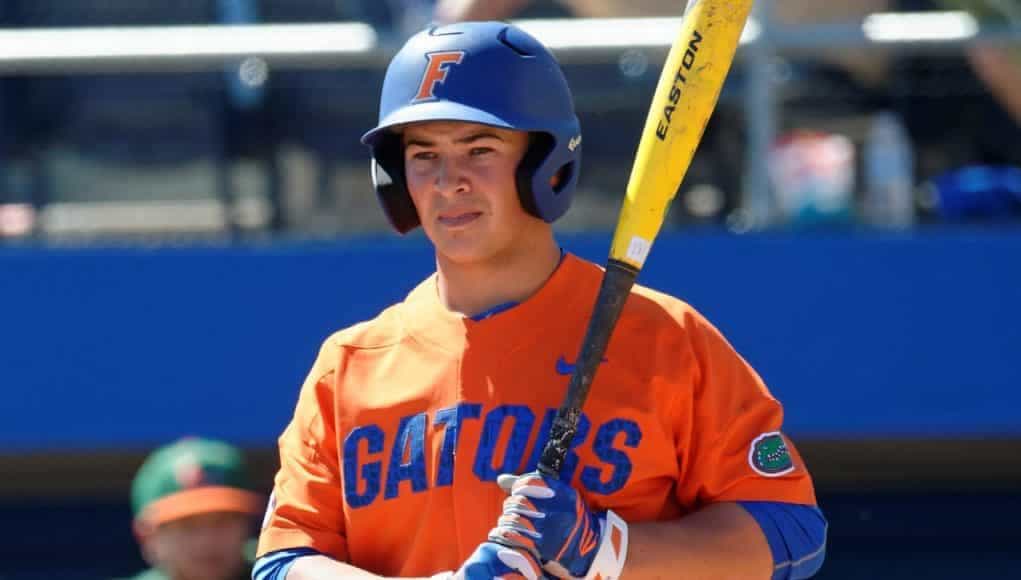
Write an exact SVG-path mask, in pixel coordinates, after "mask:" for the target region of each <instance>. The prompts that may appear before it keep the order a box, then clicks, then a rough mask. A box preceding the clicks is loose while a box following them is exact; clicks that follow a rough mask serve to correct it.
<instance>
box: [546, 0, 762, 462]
mask: <svg viewBox="0 0 1021 580" xmlns="http://www.w3.org/2000/svg"><path fill="white" fill-rule="evenodd" d="M751 8H752V0H691V1H690V2H689V3H688V7H687V9H686V10H685V13H684V18H683V20H682V25H681V30H680V33H679V35H678V37H677V39H676V40H675V41H674V44H673V46H671V48H670V52H669V54H668V55H667V58H666V62H665V63H664V65H663V71H662V72H661V73H660V77H659V82H658V84H657V85H656V92H655V94H654V96H653V98H652V104H651V105H650V107H649V114H648V116H647V117H646V119H645V128H644V129H643V130H642V137H641V140H640V141H639V143H638V152H637V153H636V155H635V161H634V165H633V167H632V169H631V177H630V178H629V179H628V184H627V194H626V195H625V197H624V204H623V207H622V208H621V211H620V219H619V220H618V222H617V229H616V230H615V231H614V234H613V244H612V245H611V247H610V257H609V259H608V261H607V264H606V273H605V274H604V276H603V281H602V285H601V287H600V289H599V295H598V297H597V298H596V304H595V307H594V308H593V310H592V316H591V318H590V319H589V325H588V329H587V330H586V332H585V338H584V340H583V341H582V345H581V352H580V354H579V355H578V358H577V362H576V364H575V368H574V373H573V374H572V375H571V380H570V383H568V386H567V394H566V396H565V398H564V402H563V403H562V404H561V405H560V408H559V409H558V410H557V415H556V418H555V419H554V421H553V425H552V427H551V429H550V436H549V440H548V441H547V443H546V446H545V447H544V448H543V452H542V457H541V459H540V461H539V469H540V470H541V471H543V472H544V473H547V474H550V475H557V474H559V473H560V468H561V466H562V464H563V461H564V458H565V457H566V456H567V451H568V449H570V445H571V440H572V439H573V438H574V434H575V432H576V431H577V427H578V421H579V419H580V416H581V408H582V405H584V403H585V399H586V398H587V397H588V392H589V387H591V385H592V380H593V379H594V378H595V374H596V369H598V368H599V362H600V360H602V358H603V353H604V352H606V346H607V344H609V341H610V335H611V334H612V333H613V328H614V327H615V326H616V324H617V319H618V318H619V317H620V313H621V311H622V310H623V308H624V303H625V302H626V301H627V297H628V295H629V294H630V293H631V287H632V286H633V285H634V282H635V278H636V277H637V276H638V273H639V271H640V270H641V269H642V266H643V265H644V264H645V260H646V258H647V257H648V255H649V251H650V250H651V248H652V243H653V241H654V240H655V239H656V236H657V235H658V234H659V230H660V228H661V227H662V225H663V218H664V216H665V215H666V210H667V208H668V207H669V205H670V202H671V200H673V198H674V196H675V195H676V194H677V189H678V188H679V187H680V185H681V180H682V179H683V178H684V175H685V173H686V172H687V171H688V166H689V165H691V160H692V158H693V157H694V156H695V150H696V149H697V148H698V144H699V142H700V141H701V140H702V134H703V133H704V132H705V126H706V123H708V122H709V117H710V116H711V115H712V112H713V109H714V108H715V107H716V101H717V100H718V99H719V96H720V90H721V89H722V88H723V82H724V80H725V79H726V77H727V72H728V71H729V70H730V65H731V63H732V62H733V60H734V53H735V52H736V51H737V46H738V43H739V42H740V40H741V32H742V31H743V30H744V26H745V22H746V21H747V19H748V14H749V12H750V11H751Z"/></svg>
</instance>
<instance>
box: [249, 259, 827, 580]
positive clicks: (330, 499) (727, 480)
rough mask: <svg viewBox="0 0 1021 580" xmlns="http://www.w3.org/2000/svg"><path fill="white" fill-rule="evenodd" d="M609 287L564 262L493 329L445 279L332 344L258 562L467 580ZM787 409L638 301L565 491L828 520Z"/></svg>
mask: <svg viewBox="0 0 1021 580" xmlns="http://www.w3.org/2000/svg"><path fill="white" fill-rule="evenodd" d="M601 277H602V271H601V270H600V268H599V267H598V266H596V265H594V264H591V263H589V262H586V261H583V260H581V259H579V258H577V257H574V256H572V255H567V256H566V257H565V258H564V260H563V262H562V263H561V264H560V266H559V267H558V268H557V270H556V272H555V273H554V274H553V275H552V276H551V278H550V279H549V280H548V281H547V283H546V284H545V285H544V286H543V287H542V289H540V290H539V291H538V292H537V293H536V294H535V295H534V296H532V297H531V298H529V299H528V300H526V301H525V302H523V303H521V304H519V305H517V306H515V307H514V308H511V309H509V310H506V311H504V312H501V313H499V314H496V315H494V316H492V317H490V318H486V319H484V320H481V321H474V320H471V319H466V318H464V317H462V316H460V315H458V314H456V313H452V312H450V311H448V310H446V309H445V308H444V306H443V305H442V303H441V302H440V301H439V297H438V292H437V287H436V276H435V275H433V276H432V277H430V278H429V279H427V280H425V281H424V282H423V283H422V284H420V285H419V286H418V287H417V288H416V289H415V290H413V291H412V292H411V293H410V294H409V295H408V297H407V299H406V300H405V301H403V302H401V303H399V304H396V305H394V306H392V307H390V308H388V309H387V310H385V311H384V312H382V313H381V314H380V315H379V317H377V318H376V319H375V320H372V321H369V322H365V323H362V324H359V325H356V326H353V327H351V328H348V329H346V330H344V331H341V332H339V333H337V334H334V335H333V336H331V337H330V338H329V339H328V340H327V341H326V343H325V344H324V345H323V347H322V350H321V351H320V353H319V356H318V358H317V360H316V362H315V365H314V366H313V368H312V371H311V373H310V374H309V376H308V379H307V380H306V382H305V384H304V386H303V388H302V391H301V396H300V398H299V401H298V404H297V408H296V410H295V414H294V418H293V420H292V421H291V423H290V425H289V426H288V427H287V429H286V430H285V431H284V433H283V435H281V437H280V457H281V468H280V471H279V473H278V474H277V477H276V484H275V489H274V494H273V496H274V497H273V500H272V501H271V505H270V509H269V511H268V513H267V516H266V520H265V524H264V529H263V531H262V535H261V538H260V542H259V554H260V555H262V554H266V553H269V552H272V551H276V550H282V549H287V548H297V547H310V548H313V549H315V550H318V551H319V552H322V553H325V554H327V555H330V556H332V557H333V558H335V559H337V560H340V561H343V562H348V563H350V564H353V565H355V566H357V567H359V568H363V569H365V570H368V571H371V572H374V573H377V574H382V575H385V576H427V575H430V574H433V573H436V572H440V571H443V570H456V569H457V568H458V567H459V566H460V565H461V564H462V562H463V561H464V560H465V559H466V558H467V557H468V556H469V555H470V554H471V553H472V551H473V550H474V549H475V548H476V547H477V546H478V544H479V543H481V542H483V541H485V539H486V536H487V533H488V532H489V530H490V529H491V528H492V527H494V526H495V525H496V522H497V518H498V517H499V516H500V514H501V510H502V502H503V500H504V498H505V497H506V495H505V493H504V492H503V491H501V490H500V488H499V487H498V486H497V485H496V482H495V480H496V477H497V475H499V474H501V473H522V472H526V471H530V470H534V469H535V467H536V464H537V462H538V458H539V455H540V453H541V451H542V447H543V444H544V442H545V440H546V437H547V436H548V432H549V427H550V423H551V420H552V417H553V415H554V413H555V410H556V407H557V406H558V405H559V404H560V402H561V401H562V399H563V396H564V391H565V389H566V387H567V383H568V380H569V378H570V377H569V375H570V373H571V363H570V361H571V360H572V359H573V356H574V354H575V353H576V352H577V351H578V348H579V345H580V344H581V340H582V335H583V334H584V331H585V327H586V324H587V321H588V318H589V313H590V311H591V309H592V305H593V304H594V302H595V296H596V293H597V291H598V287H599V284H600V280H601ZM782 421H783V410H782V408H781V406H780V404H779V403H778V402H777V401H776V399H774V398H773V397H772V396H771V395H770V394H769V392H768V391H767V389H766V387H765V386H764V385H763V383H762V381H761V379H760V378H759V377H758V375H757V374H756V373H755V371H754V370H753V369H752V368H751V367H750V366H749V365H748V364H747V363H746V362H745V361H744V360H743V359H742V358H741V357H740V356H739V355H738V354H737V353H736V352H735V351H734V350H733V348H732V347H731V346H730V345H729V344H728V343H727V341H726V340H725V339H724V338H723V337H722V336H721V335H720V333H719V332H718V331H717V330H716V329H715V328H714V327H713V326H712V325H711V324H710V323H709V322H707V321H706V320H705V319H704V318H703V317H702V316H701V315H699V314H698V313H697V312H696V311H695V310H694V309H692V308H691V307H690V306H688V305H687V304H685V303H683V302H681V301H680V300H677V299H675V298H672V297H670V296H667V295H664V294H661V293H658V292H655V291H653V290H649V289H647V288H644V287H641V286H635V288H634V290H633V291H632V294H631V296H630V298H629V299H628V302H627V304H626V306H625V308H624V311H623V314H622V315H621V318H620V321H619V323H618V326H617V328H616V330H615V331H614V333H613V336H612V338H611V340H610V343H609V347H608V348H607V352H606V357H605V360H604V361H603V363H602V364H601V365H600V368H599V371H598V373H597V375H596V378H595V381H594V383H593V385H592V389H591V392H590V393H589V397H588V401H587V402H586V403H585V407H584V414H583V416H582V421H581V424H580V428H579V431H578V433H577V435H576V437H575V439H574V442H573V444H572V450H571V452H570V453H569V455H568V457H567V460H566V462H565V465H564V468H563V471H562V476H563V477H564V478H565V479H568V478H569V480H570V481H571V482H572V485H573V486H574V487H575V489H577V490H578V491H579V492H580V494H581V496H582V497H583V498H584V499H585V500H586V501H587V502H588V503H589V505H590V506H591V507H592V508H593V509H595V510H603V509H613V510H614V511H615V512H616V513H617V514H619V515H620V516H621V517H623V518H624V519H625V520H626V521H629V522H639V521H643V520H663V519H670V518H677V517H680V516H683V515H684V514H686V513H689V512H691V511H693V510H695V509H697V508H699V507H700V506H703V505H705V504H708V503H711V502H719V501H736V500H765V501H781V502H791V503H800V504H809V505H814V504H815V495H814V492H813V488H812V481H811V478H810V477H809V474H808V472H807V471H806V469H805V466H804V464H803V463H802V461H801V459H800V457H799V456H798V454H797V451H796V450H795V449H794V448H793V446H792V445H790V443H789V442H788V441H786V439H785V438H784V437H783V436H782V435H780V434H779V431H780V429H781V423H782Z"/></svg>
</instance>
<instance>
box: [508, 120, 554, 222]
mask: <svg viewBox="0 0 1021 580" xmlns="http://www.w3.org/2000/svg"><path fill="white" fill-rule="evenodd" d="M528 140H529V142H528V149H527V150H526V151H525V155H524V157H522V158H521V162H520V163H518V169H517V171H516V172H515V175H514V180H515V182H516V183H517V186H518V198H519V199H520V200H521V207H523V208H524V209H525V211H526V212H528V213H529V214H530V215H532V216H534V217H537V218H539V219H541V220H546V218H545V217H544V216H543V215H542V211H541V210H540V209H539V202H538V195H542V193H543V192H537V191H536V190H535V189H536V188H535V187H533V185H532V183H533V181H534V180H535V176H536V175H535V174H536V172H537V171H538V170H539V167H540V166H541V165H542V164H543V162H544V161H546V158H547V157H548V156H549V154H550V152H551V151H553V147H555V146H556V143H555V141H554V140H553V136H552V135H549V134H548V133H540V132H533V133H529V135H528ZM540 187H541V186H540ZM537 194H538V195H537ZM546 221H550V220H546Z"/></svg>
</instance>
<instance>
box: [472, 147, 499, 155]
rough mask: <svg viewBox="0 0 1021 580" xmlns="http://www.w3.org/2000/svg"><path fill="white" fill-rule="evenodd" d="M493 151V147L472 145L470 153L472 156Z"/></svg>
mask: <svg viewBox="0 0 1021 580" xmlns="http://www.w3.org/2000/svg"><path fill="white" fill-rule="evenodd" d="M493 151H494V149H493V148H492V147H472V148H471V151H470V153H471V156H472V157H481V156H483V155H486V154H488V153H492V152H493Z"/></svg>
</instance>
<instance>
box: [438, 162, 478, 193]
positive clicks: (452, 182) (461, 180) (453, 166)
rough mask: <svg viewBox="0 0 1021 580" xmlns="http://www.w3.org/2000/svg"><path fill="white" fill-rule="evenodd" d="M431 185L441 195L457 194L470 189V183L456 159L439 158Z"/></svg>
mask: <svg viewBox="0 0 1021 580" xmlns="http://www.w3.org/2000/svg"><path fill="white" fill-rule="evenodd" d="M433 187H435V188H436V191H437V192H439V193H441V194H443V195H458V194H462V193H467V192H468V191H469V190H470V189H471V183H470V181H469V179H468V175H467V173H466V172H465V171H464V170H463V168H462V167H461V166H460V164H459V163H457V161H456V160H454V159H450V158H445V159H440V162H439V164H438V167H437V168H436V178H435V180H434V182H433Z"/></svg>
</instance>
